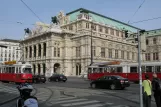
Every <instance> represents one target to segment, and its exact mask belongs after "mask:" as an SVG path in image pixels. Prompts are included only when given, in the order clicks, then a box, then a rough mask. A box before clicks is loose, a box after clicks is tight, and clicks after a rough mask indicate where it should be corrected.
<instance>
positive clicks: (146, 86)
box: [143, 74, 152, 107]
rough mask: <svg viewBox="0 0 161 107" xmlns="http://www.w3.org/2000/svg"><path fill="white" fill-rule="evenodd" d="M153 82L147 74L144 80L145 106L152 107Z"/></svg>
mask: <svg viewBox="0 0 161 107" xmlns="http://www.w3.org/2000/svg"><path fill="white" fill-rule="evenodd" d="M151 91H152V84H151V81H150V80H149V76H148V75H147V74H146V75H145V80H144V81H143V103H144V107H151V94H152V92H151Z"/></svg>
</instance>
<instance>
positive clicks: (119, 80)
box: [90, 75, 130, 90]
mask: <svg viewBox="0 0 161 107" xmlns="http://www.w3.org/2000/svg"><path fill="white" fill-rule="evenodd" d="M90 86H91V87H92V88H97V87H98V88H110V89H112V90H114V89H120V88H121V89H125V88H126V87H129V86H130V82H129V80H128V79H127V78H123V77H121V76H117V75H111V76H103V77H101V78H98V79H97V80H94V81H92V82H91V83H90Z"/></svg>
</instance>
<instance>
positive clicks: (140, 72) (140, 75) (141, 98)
mask: <svg viewBox="0 0 161 107" xmlns="http://www.w3.org/2000/svg"><path fill="white" fill-rule="evenodd" d="M137 39H138V67H139V68H138V70H139V84H140V107H143V96H142V71H141V56H140V55H141V52H140V50H141V49H140V48H141V47H140V42H141V41H140V31H138V34H137Z"/></svg>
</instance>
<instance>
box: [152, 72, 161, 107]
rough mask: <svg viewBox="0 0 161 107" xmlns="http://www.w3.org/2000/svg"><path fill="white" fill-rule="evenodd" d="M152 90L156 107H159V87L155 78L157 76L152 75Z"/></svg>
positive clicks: (160, 104)
mask: <svg viewBox="0 0 161 107" xmlns="http://www.w3.org/2000/svg"><path fill="white" fill-rule="evenodd" d="M152 90H153V92H154V99H155V102H156V105H157V107H161V87H160V85H159V79H158V78H157V74H153V80H152Z"/></svg>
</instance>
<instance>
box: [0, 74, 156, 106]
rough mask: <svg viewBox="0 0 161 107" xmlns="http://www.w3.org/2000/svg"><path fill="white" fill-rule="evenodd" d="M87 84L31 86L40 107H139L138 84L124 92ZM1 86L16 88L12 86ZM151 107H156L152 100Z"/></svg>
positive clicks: (76, 81)
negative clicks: (95, 87) (34, 90)
mask: <svg viewBox="0 0 161 107" xmlns="http://www.w3.org/2000/svg"><path fill="white" fill-rule="evenodd" d="M89 83H90V81H85V80H83V79H80V78H76V77H69V78H68V81H67V82H65V83H64V82H46V83H45V84H42V83H40V84H33V86H34V87H35V88H36V94H35V96H36V97H37V98H38V99H39V104H40V107H139V85H138V84H131V86H130V87H128V88H126V89H125V90H108V89H92V88H90V87H89ZM0 84H1V83H0ZM3 85H5V86H8V87H12V88H15V87H16V85H14V84H3ZM11 91H12V90H11ZM0 92H1V94H0V98H2V97H3V98H4V99H9V96H8V94H6V93H4V94H3V91H2V87H1V91H0ZM10 94H11V93H10ZM14 94H15V92H14ZM14 106H15V101H12V102H10V103H8V104H7V105H3V106H0V107H14ZM152 107H156V106H155V102H154V99H153V98H152Z"/></svg>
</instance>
